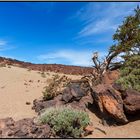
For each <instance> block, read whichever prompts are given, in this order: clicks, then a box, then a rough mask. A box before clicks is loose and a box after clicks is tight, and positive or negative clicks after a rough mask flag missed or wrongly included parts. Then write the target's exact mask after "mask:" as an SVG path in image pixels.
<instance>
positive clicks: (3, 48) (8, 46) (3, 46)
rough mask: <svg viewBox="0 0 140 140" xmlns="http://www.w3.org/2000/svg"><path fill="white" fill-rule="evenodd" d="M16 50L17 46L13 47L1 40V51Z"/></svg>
mask: <svg viewBox="0 0 140 140" xmlns="http://www.w3.org/2000/svg"><path fill="white" fill-rule="evenodd" d="M11 49H15V46H12V45H11V44H10V43H9V42H7V41H5V40H0V51H6V50H11Z"/></svg>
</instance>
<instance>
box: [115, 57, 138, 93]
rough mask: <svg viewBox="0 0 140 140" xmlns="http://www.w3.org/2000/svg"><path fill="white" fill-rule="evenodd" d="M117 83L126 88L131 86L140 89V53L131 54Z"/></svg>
mask: <svg viewBox="0 0 140 140" xmlns="http://www.w3.org/2000/svg"><path fill="white" fill-rule="evenodd" d="M120 71H121V75H120V78H119V79H118V80H117V83H119V84H121V85H122V86H123V87H124V88H125V89H127V88H131V89H135V90H137V91H140V55H133V56H131V57H130V58H129V59H128V60H127V61H126V62H125V63H124V66H123V67H122V68H121V70H120Z"/></svg>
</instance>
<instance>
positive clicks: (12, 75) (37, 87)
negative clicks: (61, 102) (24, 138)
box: [0, 67, 140, 138]
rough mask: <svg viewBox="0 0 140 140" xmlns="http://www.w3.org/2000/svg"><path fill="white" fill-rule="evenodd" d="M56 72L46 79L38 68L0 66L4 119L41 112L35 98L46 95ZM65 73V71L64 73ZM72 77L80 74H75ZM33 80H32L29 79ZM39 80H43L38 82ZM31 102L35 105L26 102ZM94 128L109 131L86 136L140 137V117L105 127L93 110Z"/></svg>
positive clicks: (0, 106)
mask: <svg viewBox="0 0 140 140" xmlns="http://www.w3.org/2000/svg"><path fill="white" fill-rule="evenodd" d="M54 74H55V73H53V72H48V73H46V77H45V78H43V77H42V76H41V74H40V73H39V72H37V71H28V70H27V69H23V68H18V67H11V68H8V67H0V118H5V117H13V118H14V119H15V120H19V119H23V118H31V117H34V116H36V115H37V114H36V113H35V112H34V110H32V109H31V107H32V101H33V100H34V99H38V98H40V97H41V96H42V91H43V87H45V86H46V85H47V84H48V82H49V79H51V78H52V76H53V75H54ZM60 75H63V74H60ZM67 76H68V77H71V78H72V79H77V78H80V76H71V75H67ZM30 80H32V82H29V81H30ZM38 80H40V81H39V82H38ZM26 102H30V103H31V105H26ZM89 116H90V119H91V122H92V123H93V126H94V127H98V128H100V129H102V130H104V131H105V132H106V135H105V134H104V133H102V132H101V131H99V130H97V129H95V130H94V132H93V134H91V135H88V136H87V137H86V138H140V117H139V120H136V121H133V122H130V123H129V124H127V125H123V126H110V127H108V126H103V125H102V124H101V123H100V122H101V120H100V119H99V118H98V117H97V116H96V114H95V113H91V112H89Z"/></svg>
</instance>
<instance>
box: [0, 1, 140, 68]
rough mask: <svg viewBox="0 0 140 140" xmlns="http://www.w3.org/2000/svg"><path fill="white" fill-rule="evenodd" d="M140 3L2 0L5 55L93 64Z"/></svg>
mask: <svg viewBox="0 0 140 140" xmlns="http://www.w3.org/2000/svg"><path fill="white" fill-rule="evenodd" d="M137 5H140V2H0V56H4V57H10V58H15V59H18V60H23V61H28V62H33V63H53V64H54V63H57V64H67V65H79V66H90V65H92V61H91V56H92V52H94V51H99V52H100V53H99V54H100V56H101V57H103V56H104V55H105V54H106V53H107V51H108V48H109V47H110V46H111V45H112V44H113V41H112V35H113V34H114V33H115V30H116V29H117V27H118V25H120V24H121V23H122V21H123V19H124V17H126V16H127V15H130V14H133V9H134V8H135V7H136V6H137Z"/></svg>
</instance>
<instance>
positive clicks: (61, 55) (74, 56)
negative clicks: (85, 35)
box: [38, 50, 105, 66]
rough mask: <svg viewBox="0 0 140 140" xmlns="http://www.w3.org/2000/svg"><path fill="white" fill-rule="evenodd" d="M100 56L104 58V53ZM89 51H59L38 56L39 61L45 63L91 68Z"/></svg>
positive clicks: (90, 53)
mask: <svg viewBox="0 0 140 140" xmlns="http://www.w3.org/2000/svg"><path fill="white" fill-rule="evenodd" d="M100 55H101V56H104V55H105V53H104V52H102V53H100ZM91 57H92V52H91V51H83V50H82V51H81V50H77V51H75V50H59V51H56V52H52V53H47V54H43V55H40V56H38V59H39V60H40V61H43V62H46V63H59V64H60V63H61V64H67V63H68V64H70V65H78V66H91V65H93V63H92V60H91Z"/></svg>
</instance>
